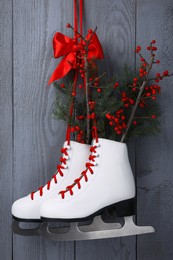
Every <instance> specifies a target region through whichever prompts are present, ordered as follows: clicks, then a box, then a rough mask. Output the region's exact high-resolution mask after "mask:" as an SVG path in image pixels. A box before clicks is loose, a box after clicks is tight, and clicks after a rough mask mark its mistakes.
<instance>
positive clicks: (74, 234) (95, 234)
mask: <svg viewBox="0 0 173 260" xmlns="http://www.w3.org/2000/svg"><path fill="white" fill-rule="evenodd" d="M124 219H125V224H124V226H123V227H121V228H119V227H118V226H116V225H117V223H115V226H114V227H113V226H112V224H113V223H106V224H107V228H103V229H101V226H100V225H98V226H97V228H98V229H97V230H96V228H95V226H94V225H93V229H92V230H91V227H90V225H89V226H88V229H87V226H85V227H84V226H79V225H78V223H77V222H74V223H70V226H69V228H68V229H67V230H66V231H65V233H64V232H60V233H59V231H60V230H55V232H53V229H51V228H50V227H49V226H50V223H46V222H44V223H43V224H42V226H41V229H40V234H41V235H42V236H43V237H45V238H47V239H49V240H53V241H76V240H90V239H104V238H114V237H123V236H132V235H140V234H147V233H152V232H154V228H153V227H150V226H141V227H138V226H136V225H135V224H134V222H133V217H132V216H130V217H125V218H124ZM99 221H100V220H99ZM101 221H102V220H101ZM104 224H105V223H104ZM118 224H119V223H118ZM109 225H110V226H109ZM108 227H110V228H108Z"/></svg>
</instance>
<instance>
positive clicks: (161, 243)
mask: <svg viewBox="0 0 173 260" xmlns="http://www.w3.org/2000/svg"><path fill="white" fill-rule="evenodd" d="M172 26H173V2H172V1H171V0H167V1H161V0H154V1H147V0H144V1H138V6H137V43H138V44H141V43H144V44H146V43H147V42H148V41H150V40H152V39H156V40H157V45H158V48H159V50H158V53H157V55H158V58H159V59H160V60H161V61H162V63H161V65H160V66H156V70H155V71H157V72H158V71H161V72H162V71H163V70H164V69H165V68H168V70H170V71H171V72H172V60H173V46H172V41H173V31H172ZM172 84H173V80H172V79H171V78H170V79H167V80H165V81H164V82H161V85H162V93H161V97H160V99H159V102H160V106H161V111H162V116H161V128H162V132H161V134H160V136H159V137H153V138H141V139H140V140H138V142H137V152H136V154H137V158H136V164H137V174H138V185H137V186H138V197H137V201H138V215H137V216H138V219H137V221H138V224H144V225H146V224H150V225H153V226H154V227H155V229H156V233H155V234H152V235H146V236H141V237H138V240H137V245H138V246H137V249H138V250H137V259H140V260H155V259H157V260H161V259H164V260H170V259H172V258H173V249H172V241H173V220H172V214H173V201H172V197H173V175H172V167H173V163H172V155H173V148H172V147H173V135H172V127H173V120H172V110H173V100H172V98H173V89H172Z"/></svg>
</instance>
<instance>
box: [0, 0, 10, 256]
mask: <svg viewBox="0 0 173 260" xmlns="http://www.w3.org/2000/svg"><path fill="white" fill-rule="evenodd" d="M0 100H1V101H0V122H1V126H0V145H1V152H0V259H6V260H10V259H11V257H12V233H11V203H12V195H13V191H12V181H13V175H12V0H7V1H6V0H2V1H0Z"/></svg>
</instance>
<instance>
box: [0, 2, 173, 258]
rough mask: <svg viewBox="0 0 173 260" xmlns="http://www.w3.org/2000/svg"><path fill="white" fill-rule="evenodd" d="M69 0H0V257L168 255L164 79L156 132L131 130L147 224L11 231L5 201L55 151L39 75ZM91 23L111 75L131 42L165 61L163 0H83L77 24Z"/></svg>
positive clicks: (21, 191)
mask: <svg viewBox="0 0 173 260" xmlns="http://www.w3.org/2000/svg"><path fill="white" fill-rule="evenodd" d="M72 4H73V1H72V0H30V1H27V0H0V145H1V149H0V231H1V235H0V260H10V259H13V260H23V259H25V260H31V259H32V260H55V259H56V260H57V259H58V260H73V259H74V260H96V259H99V260H114V259H116V260H120V259H121V260H156V259H157V260H171V259H173V172H172V168H173V134H172V129H173V112H172V111H173V85H172V83H173V81H172V79H171V78H170V79H168V80H167V81H166V82H165V83H164V88H163V90H162V95H161V98H160V105H161V109H162V117H161V124H162V133H161V134H160V136H159V137H152V138H151V137H150V138H138V139H136V140H131V142H130V143H129V151H130V158H131V163H132V166H133V170H134V173H135V175H136V183H137V216H136V220H137V223H138V224H144V225H147V224H151V225H153V226H154V227H155V229H156V233H155V234H150V235H144V236H140V237H127V238H116V239H106V240H100V241H85V242H51V241H47V240H44V239H42V238H40V237H20V236H17V235H13V234H12V232H11V228H10V225H11V212H10V210H11V205H12V202H13V201H14V200H16V199H18V198H19V197H21V196H24V195H26V194H28V193H30V192H31V191H32V190H35V189H37V187H38V186H40V185H42V184H44V183H45V181H46V180H48V179H49V178H50V177H51V176H52V174H53V172H54V170H55V165H56V162H57V161H58V157H59V149H60V147H61V146H62V143H63V139H64V129H65V126H64V125H63V124H62V123H61V122H57V121H54V120H53V119H52V116H51V111H52V103H53V101H54V99H55V92H54V90H53V88H47V87H46V86H47V81H48V78H49V76H50V74H51V72H52V71H53V68H55V65H56V64H57V62H58V61H55V60H53V59H52V45H51V41H52V36H53V33H54V32H55V31H61V32H63V33H68V31H67V29H66V27H65V25H66V23H67V22H72ZM96 25H97V26H98V35H99V38H100V40H101V42H102V45H103V49H104V53H105V57H106V60H105V61H104V62H102V69H104V70H106V71H107V73H108V75H109V76H110V75H112V74H113V73H114V72H116V71H118V70H119V68H120V67H121V66H122V65H123V64H124V63H125V62H126V63H128V64H130V65H131V66H135V63H136V60H135V55H134V48H135V45H136V43H138V44H141V43H142V44H143V45H144V46H145V45H146V44H147V42H148V41H150V40H152V39H156V40H157V41H158V46H159V51H158V56H159V58H160V59H161V60H162V64H161V66H160V69H161V70H163V69H164V68H165V66H166V67H167V68H168V69H169V70H171V69H172V71H173V66H172V64H173V1H172V0H164V1H162V0H152V1H151V0H122V1H119V0H100V1H93V0H86V1H85V28H86V29H87V28H88V27H89V28H90V27H91V28H95V26H96Z"/></svg>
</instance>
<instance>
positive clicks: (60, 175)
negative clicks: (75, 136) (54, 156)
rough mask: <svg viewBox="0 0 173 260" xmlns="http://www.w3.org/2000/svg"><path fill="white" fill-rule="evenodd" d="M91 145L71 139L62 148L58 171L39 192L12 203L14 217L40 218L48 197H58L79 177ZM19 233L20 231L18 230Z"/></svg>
mask: <svg viewBox="0 0 173 260" xmlns="http://www.w3.org/2000/svg"><path fill="white" fill-rule="evenodd" d="M89 148H90V146H89V145H87V144H81V143H77V142H75V141H70V145H67V142H65V143H64V146H63V148H62V150H61V152H62V153H63V156H62V157H61V159H60V165H58V166H57V172H56V173H55V175H54V176H53V178H52V180H51V181H49V182H48V183H47V184H46V185H45V186H44V187H40V188H39V190H38V191H37V192H32V193H31V194H29V195H28V196H26V197H23V198H21V199H19V200H17V201H15V202H14V203H13V205H12V215H13V219H15V220H17V221H24V222H25V221H28V222H34V221H39V220H40V206H41V205H42V203H43V202H45V201H46V200H48V199H51V198H55V197H57V195H58V193H59V191H60V190H62V189H65V188H66V186H67V185H68V184H69V183H71V182H72V181H73V180H74V179H75V178H77V177H78V176H79V175H80V173H81V171H82V170H83V168H84V167H85V163H86V160H87V159H88V156H89V153H90V150H89ZM18 233H19V232H18Z"/></svg>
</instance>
